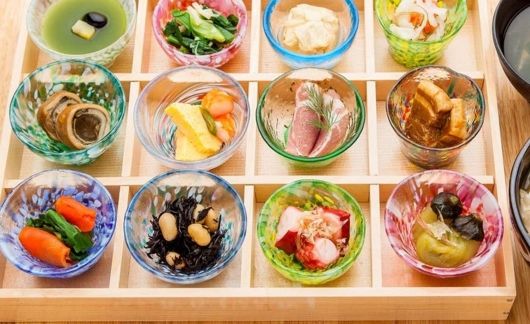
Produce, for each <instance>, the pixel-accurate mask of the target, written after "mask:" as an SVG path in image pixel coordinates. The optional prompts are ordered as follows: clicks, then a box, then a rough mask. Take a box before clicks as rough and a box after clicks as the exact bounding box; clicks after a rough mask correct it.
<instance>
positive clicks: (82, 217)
mask: <svg viewBox="0 0 530 324" xmlns="http://www.w3.org/2000/svg"><path fill="white" fill-rule="evenodd" d="M55 210H56V211H57V212H58V213H59V214H61V215H62V216H63V217H64V218H65V219H66V220H67V221H68V222H69V223H70V224H73V225H75V226H77V227H78V228H79V230H80V231H81V232H84V233H87V232H90V231H92V229H93V228H94V225H95V224H96V210H95V209H92V208H88V207H86V206H85V205H83V204H82V203H80V202H78V201H77V200H75V199H74V198H72V197H69V196H62V197H60V198H59V199H57V201H56V202H55Z"/></svg>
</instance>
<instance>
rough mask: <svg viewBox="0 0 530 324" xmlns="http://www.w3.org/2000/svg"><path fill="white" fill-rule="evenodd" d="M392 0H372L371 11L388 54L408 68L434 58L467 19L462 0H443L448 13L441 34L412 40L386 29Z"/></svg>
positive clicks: (463, 0)
mask: <svg viewBox="0 0 530 324" xmlns="http://www.w3.org/2000/svg"><path fill="white" fill-rule="evenodd" d="M399 2H400V1H395V0H375V13H376V16H377V20H378V21H379V25H381V27H382V29H383V32H384V34H385V37H386V40H387V42H388V45H389V51H390V55H392V57H393V58H394V60H396V62H398V63H399V64H402V65H404V66H406V67H408V68H414V67H418V66H424V65H430V64H433V63H435V62H436V61H438V60H439V59H440V58H441V57H442V55H443V53H444V50H445V49H446V48H447V46H448V45H449V43H450V42H451V41H452V40H453V39H454V38H455V36H456V34H458V32H459V31H460V29H462V27H463V26H464V24H465V22H466V19H467V4H466V0H454V1H445V2H446V3H447V5H448V7H447V8H448V9H449V11H448V14H447V20H446V26H445V34H444V36H443V37H442V38H441V39H440V40H437V41H412V40H406V39H403V38H400V37H398V36H396V35H394V34H393V33H392V32H391V31H390V24H391V23H392V17H391V12H394V10H395V8H396V7H397V4H396V3H399Z"/></svg>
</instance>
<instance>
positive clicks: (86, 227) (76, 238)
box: [19, 196, 97, 268]
mask: <svg viewBox="0 0 530 324" xmlns="http://www.w3.org/2000/svg"><path fill="white" fill-rule="evenodd" d="M96 213H97V212H96V210H94V209H92V208H89V207H86V206H85V205H83V204H82V203H80V202H78V201H77V200H75V199H74V198H72V197H69V196H61V197H60V198H58V199H57V201H55V209H49V210H47V211H45V212H44V213H42V214H41V215H40V216H39V217H38V218H32V219H28V221H27V223H26V226H25V227H24V228H22V230H21V231H20V234H19V240H20V243H21V244H22V246H23V247H24V249H25V250H26V251H27V252H28V253H29V254H30V255H31V256H33V257H35V258H37V259H39V260H41V261H43V262H45V263H48V264H50V265H53V266H56V267H61V268H66V267H69V266H70V265H72V264H73V263H75V262H77V261H80V260H83V259H84V258H86V257H87V255H88V251H89V250H90V248H91V247H92V246H93V242H92V238H91V232H92V230H93V228H94V226H95V223H96Z"/></svg>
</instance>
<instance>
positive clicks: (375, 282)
mask: <svg viewBox="0 0 530 324" xmlns="http://www.w3.org/2000/svg"><path fill="white" fill-rule="evenodd" d="M365 216H368V215H365ZM369 217H370V227H368V228H367V229H366V230H367V231H370V232H371V236H370V238H371V240H372V241H371V253H372V260H371V261H372V287H374V288H381V287H382V286H383V271H382V269H381V266H382V265H381V219H382V217H381V216H380V199H379V185H370V215H369Z"/></svg>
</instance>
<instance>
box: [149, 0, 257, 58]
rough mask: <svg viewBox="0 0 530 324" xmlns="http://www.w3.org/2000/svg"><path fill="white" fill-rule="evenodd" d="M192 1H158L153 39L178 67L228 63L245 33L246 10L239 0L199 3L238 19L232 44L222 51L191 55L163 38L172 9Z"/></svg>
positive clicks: (239, 45) (183, 6)
mask: <svg viewBox="0 0 530 324" xmlns="http://www.w3.org/2000/svg"><path fill="white" fill-rule="evenodd" d="M191 2H193V1H188V2H186V1H174V0H160V1H158V3H157V5H156V7H155V10H154V12H153V19H152V26H153V32H154V34H155V38H156V40H157V42H158V44H159V45H160V47H162V49H163V50H164V52H165V53H166V54H167V56H169V58H171V59H172V60H174V61H175V62H176V63H177V64H178V65H183V66H185V65H191V64H197V65H203V66H211V67H220V66H222V65H224V64H225V63H227V62H228V61H230V60H231V59H232V58H233V57H234V56H236V54H237V53H238V52H239V48H240V47H241V45H242V44H243V40H244V39H245V35H246V33H247V23H248V20H247V8H246V7H245V4H244V3H243V1H241V0H204V1H201V3H204V4H205V5H207V6H209V7H210V8H213V9H215V10H217V11H219V12H221V13H222V14H224V15H230V14H232V15H235V16H237V17H238V18H239V24H238V26H237V34H236V37H235V38H234V40H233V41H232V43H230V44H229V46H227V47H226V48H224V49H223V50H222V51H219V52H217V53H214V54H210V55H191V54H185V53H182V52H181V51H179V50H178V49H177V48H176V47H175V46H172V45H170V44H169V43H168V42H167V41H166V38H165V36H164V27H165V26H166V24H167V22H168V21H169V20H171V19H172V15H171V12H172V11H173V10H174V9H183V8H185V7H187V5H189V4H190V3H191Z"/></svg>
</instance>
